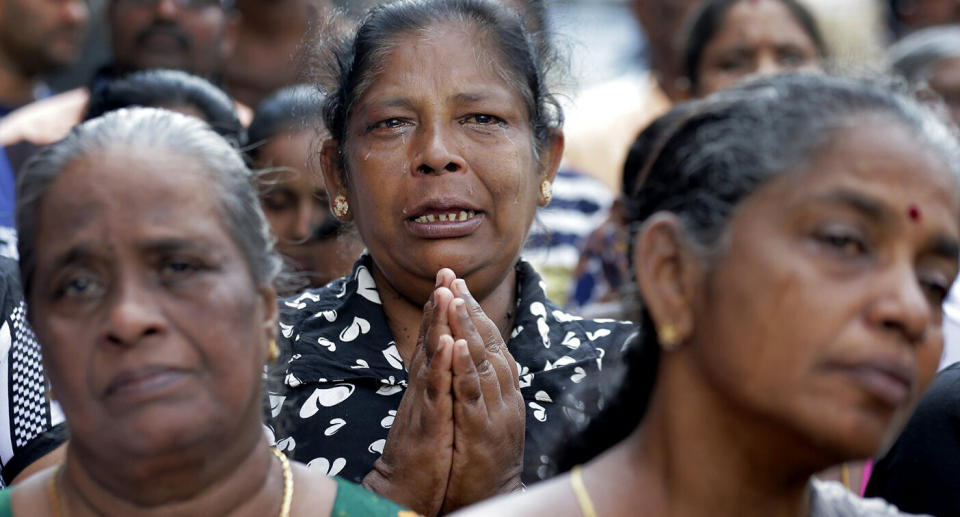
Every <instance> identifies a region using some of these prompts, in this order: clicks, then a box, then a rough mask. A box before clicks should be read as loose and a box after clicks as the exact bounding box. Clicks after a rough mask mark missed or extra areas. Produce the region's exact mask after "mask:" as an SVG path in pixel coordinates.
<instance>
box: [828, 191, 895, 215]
mask: <svg viewBox="0 0 960 517" xmlns="http://www.w3.org/2000/svg"><path fill="white" fill-rule="evenodd" d="M814 200H815V201H817V202H819V203H828V204H840V205H846V206H848V207H850V208H852V209H854V210H856V211H857V212H860V213H861V214H862V215H864V216H866V217H867V218H868V219H872V220H874V221H877V222H880V223H890V222H893V221H894V220H896V217H895V215H894V213H893V210H891V209H890V208H889V207H887V206H886V205H884V204H883V203H881V202H879V201H877V200H875V199H872V198H870V197H867V196H864V195H863V194H860V193H859V192H854V191H852V190H844V189H841V190H835V191H832V192H827V193H825V194H820V195H817V196H814Z"/></svg>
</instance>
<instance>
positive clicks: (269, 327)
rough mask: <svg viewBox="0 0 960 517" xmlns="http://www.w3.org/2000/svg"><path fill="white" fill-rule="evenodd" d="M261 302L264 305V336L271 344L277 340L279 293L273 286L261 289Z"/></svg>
mask: <svg viewBox="0 0 960 517" xmlns="http://www.w3.org/2000/svg"><path fill="white" fill-rule="evenodd" d="M260 302H261V303H262V304H263V307H262V308H263V336H264V339H265V340H266V341H267V342H269V341H270V340H271V339H276V338H277V326H278V325H277V320H278V315H277V291H276V289H274V287H273V286H272V285H267V286H263V287H261V288H260Z"/></svg>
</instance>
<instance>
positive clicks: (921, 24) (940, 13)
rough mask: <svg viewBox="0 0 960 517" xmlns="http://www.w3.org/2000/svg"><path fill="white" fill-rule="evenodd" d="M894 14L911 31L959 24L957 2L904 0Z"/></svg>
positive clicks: (959, 2)
mask: <svg viewBox="0 0 960 517" xmlns="http://www.w3.org/2000/svg"><path fill="white" fill-rule="evenodd" d="M901 4H903V5H902V6H901V7H900V8H899V9H898V12H897V13H896V15H897V17H898V18H900V20H901V21H902V22H903V23H904V24H905V25H906V26H907V27H908V28H909V29H911V30H917V29H923V28H925V27H933V26H935V25H948V24H951V23H957V22H960V1H958V0H905V1H903V2H901Z"/></svg>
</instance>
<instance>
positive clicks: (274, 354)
mask: <svg viewBox="0 0 960 517" xmlns="http://www.w3.org/2000/svg"><path fill="white" fill-rule="evenodd" d="M277 359H280V347H279V346H277V340H276V339H271V340H270V344H268V345H267V361H270V362H271V363H275V362H277Z"/></svg>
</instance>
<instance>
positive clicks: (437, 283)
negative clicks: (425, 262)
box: [433, 271, 441, 287]
mask: <svg viewBox="0 0 960 517" xmlns="http://www.w3.org/2000/svg"><path fill="white" fill-rule="evenodd" d="M440 283H441V279H440V272H439V271H437V282H436V283H435V284H433V287H440Z"/></svg>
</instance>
